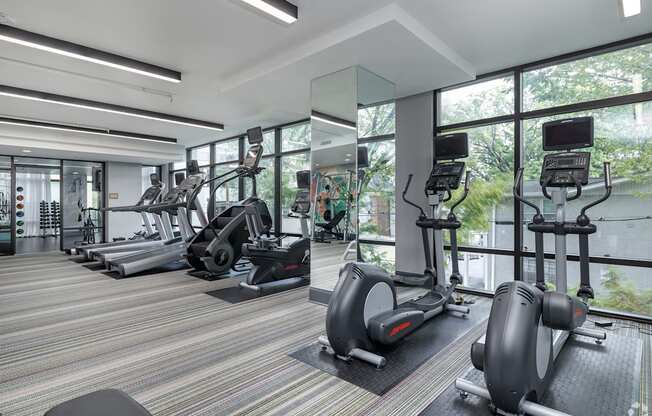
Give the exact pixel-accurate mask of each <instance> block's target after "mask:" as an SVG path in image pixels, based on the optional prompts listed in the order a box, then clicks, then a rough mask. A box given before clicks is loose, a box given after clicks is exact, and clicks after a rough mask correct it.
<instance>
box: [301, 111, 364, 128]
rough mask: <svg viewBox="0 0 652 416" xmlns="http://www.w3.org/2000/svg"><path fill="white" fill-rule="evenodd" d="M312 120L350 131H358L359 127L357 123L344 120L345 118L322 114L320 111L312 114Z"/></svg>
mask: <svg viewBox="0 0 652 416" xmlns="http://www.w3.org/2000/svg"><path fill="white" fill-rule="evenodd" d="M310 119H311V120H317V121H321V122H322V123H327V124H331V125H333V126H338V127H344V128H346V129H349V130H357V129H358V127H357V126H356V124H355V123H353V122H351V121H348V120H344V119H343V118H339V117H335V116H331V115H328V114H325V113H320V112H319V111H314V110H313V111H312V112H311V113H310Z"/></svg>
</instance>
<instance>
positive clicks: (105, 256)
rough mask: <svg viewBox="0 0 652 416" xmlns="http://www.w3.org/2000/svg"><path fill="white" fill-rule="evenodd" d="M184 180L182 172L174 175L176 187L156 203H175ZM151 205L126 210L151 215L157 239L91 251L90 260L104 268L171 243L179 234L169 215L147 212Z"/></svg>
mask: <svg viewBox="0 0 652 416" xmlns="http://www.w3.org/2000/svg"><path fill="white" fill-rule="evenodd" d="M185 178H186V177H185V174H184V173H183V172H179V173H177V174H176V175H175V185H176V187H174V188H172V189H170V190H169V191H168V192H167V193H166V194H165V195H164V196H163V198H162V199H161V200H160V201H158V202H157V203H161V202H162V201H171V202H174V201H176V200H177V198H178V197H179V190H178V187H179V185H180V184H181V183H183V181H184V180H185ZM153 205H154V204H148V205H141V206H135V207H129V209H128V210H131V211H134V212H139V213H141V215H143V216H148V215H151V216H152V217H153V218H154V221H155V222H156V224H157V229H158V230H159V233H158V235H157V237H158V238H156V239H153V240H152V239H150V240H149V241H138V242H134V243H133V244H129V245H122V246H113V247H105V248H101V249H98V250H93V251H92V252H91V253H90V255H89V256H90V257H91V258H92V260H94V261H97V262H100V263H101V264H104V265H105V266H106V265H107V262H108V261H110V260H115V259H117V258H119V257H124V256H127V255H131V254H138V253H142V252H144V251H146V250H150V249H153V248H156V247H160V246H162V245H164V244H166V243H167V242H170V241H172V240H173V239H174V238H176V237H178V236H179V234H178V233H175V232H174V228H173V227H172V220H171V218H170V214H169V213H167V212H157V213H151V212H149V208H150V207H151V206H153Z"/></svg>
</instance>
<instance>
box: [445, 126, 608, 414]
mask: <svg viewBox="0 0 652 416" xmlns="http://www.w3.org/2000/svg"><path fill="white" fill-rule="evenodd" d="M591 146H593V119H592V118H591V117H580V118H574V119H567V120H560V121H553V122H548V123H545V124H544V125H543V150H555V151H559V150H564V151H563V152H558V153H552V154H547V155H545V158H544V160H543V166H542V169H541V177H540V180H539V183H540V184H541V188H542V191H543V195H544V196H545V197H546V198H547V199H548V200H551V201H552V203H553V204H554V205H555V213H556V214H555V215H556V216H555V220H554V221H546V220H545V218H544V216H543V215H542V214H541V210H540V209H539V207H538V206H537V205H535V204H533V203H532V202H529V201H526V200H525V199H523V197H522V196H521V194H520V192H519V189H520V187H521V182H522V178H523V169H522V168H521V169H520V170H519V171H518V173H517V176H516V181H515V184H514V197H515V198H516V199H517V200H519V201H520V202H521V203H523V204H525V205H528V206H529V207H531V208H532V209H534V210H535V211H536V214H535V215H534V218H533V219H532V222H530V223H529V224H528V225H527V227H528V230H530V231H533V232H534V233H535V249H536V250H535V251H536V284H535V285H530V284H527V283H525V282H522V281H510V282H506V283H503V284H501V285H500V286H498V288H497V289H496V293H495V297H494V301H493V305H492V307H491V313H490V315H489V323H488V326H487V333H486V335H485V336H484V337H483V338H481V339H480V340H478V341H477V342H475V343H474V344H473V346H472V348H471V361H472V362H473V366H474V367H475V368H477V369H478V370H480V371H483V372H484V378H485V383H486V386H487V387H486V388H484V387H482V386H478V385H476V384H474V383H472V382H470V381H468V380H465V379H462V378H458V379H457V380H456V382H455V386H456V388H457V389H458V390H459V392H460V395H461V397H462V398H465V397H467V396H468V394H469V393H471V394H474V395H477V396H480V397H483V398H485V399H487V400H490V404H489V409H490V411H491V412H492V413H494V414H496V413H500V414H505V413H507V414H518V415H524V414H527V415H533V416H552V415H555V416H563V415H566V416H568V415H567V414H566V413H563V412H560V411H557V410H555V409H551V408H549V407H546V406H543V405H541V404H539V402H540V401H541V399H542V397H543V395H544V393H545V391H546V389H547V388H548V385H549V383H550V380H551V377H552V374H553V372H554V371H553V370H554V364H555V360H556V359H557V356H558V354H559V352H560V351H561V350H562V348H563V347H564V345H565V343H566V341H567V340H568V338H569V337H570V336H571V335H573V334H575V335H582V336H586V337H590V338H593V339H594V340H595V342H596V343H598V344H600V343H601V342H602V340H604V339H606V334H605V333H604V332H601V331H596V330H591V329H587V328H582V324H583V323H584V322H585V320H586V315H587V313H588V306H587V304H586V301H587V299H593V296H594V294H593V289H592V288H591V282H590V278H589V235H590V234H593V233H595V232H596V226H595V225H594V224H592V223H591V220H590V219H589V217H588V216H587V215H586V212H587V210H588V209H590V208H592V207H594V206H596V205H597V204H599V203H601V202H604V201H605V200H607V198H609V196H610V195H611V172H610V168H609V162H605V163H604V187H605V194H604V195H603V196H602V197H601V198H599V199H598V200H596V201H594V202H591V203H589V204H588V205H586V206H584V207H583V208H582V210H581V211H580V214H579V215H578V217H577V218H576V219H575V221H566V203H567V202H568V201H572V200H576V199H578V198H579V197H580V196H581V195H582V186H585V185H587V184H588V182H589V168H590V158H591V153H589V152H572V150H573V149H578V148H584V147H591ZM569 188H570V189H575V194H574V195H572V196H569V195H568V190H569ZM544 234H553V235H554V236H555V266H556V267H555V277H556V282H555V284H556V287H555V288H554V289H550V288H548V287H547V286H546V282H545V274H544V247H543V246H544V242H543V236H544ZM567 235H577V236H578V238H579V246H580V247H579V248H580V256H579V258H580V287H579V290H578V291H577V296H578V298H579V299H578V298H574V297H571V296H569V295H568V294H567V291H568V288H567V268H566V266H567V264H566V262H567V260H566V236H567ZM580 299H581V300H580Z"/></svg>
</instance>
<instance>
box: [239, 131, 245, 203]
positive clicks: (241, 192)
mask: <svg viewBox="0 0 652 416" xmlns="http://www.w3.org/2000/svg"><path fill="white" fill-rule="evenodd" d="M244 141H245V138H244V136H242V137H240V139H239V141H238V160H243V159H244V153H245V144H244ZM244 191H245V190H244V179H243V178H242V177H240V178H238V199H239V200H240V201H242V200H243V199H245V196H244V194H245V192H244Z"/></svg>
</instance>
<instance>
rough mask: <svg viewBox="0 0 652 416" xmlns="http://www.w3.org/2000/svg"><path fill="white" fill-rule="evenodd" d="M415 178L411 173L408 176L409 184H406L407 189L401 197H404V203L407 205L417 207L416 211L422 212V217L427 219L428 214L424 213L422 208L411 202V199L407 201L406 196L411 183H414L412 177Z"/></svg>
mask: <svg viewBox="0 0 652 416" xmlns="http://www.w3.org/2000/svg"><path fill="white" fill-rule="evenodd" d="M413 176H414V175H412V174H411V173H410V174H409V175H408V180H407V183H406V184H405V188H404V189H403V193H402V194H401V196H402V197H403V201H404V202H405V203H406V204H408V205H412V206H413V207H415V208H416V209H418V210H419V212H420V216H422V217H426V213H425V212H424V211H423V209H422V208H421V207H420V206H418V205H417V204H415V203H414V202H412V201H410V200H409V199H407V198H406V196H405V194H406V193H407V191H408V189H409V188H410V183H411V182H412V177H413Z"/></svg>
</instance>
